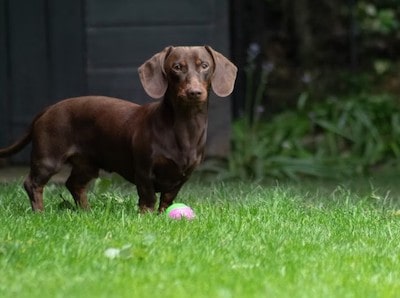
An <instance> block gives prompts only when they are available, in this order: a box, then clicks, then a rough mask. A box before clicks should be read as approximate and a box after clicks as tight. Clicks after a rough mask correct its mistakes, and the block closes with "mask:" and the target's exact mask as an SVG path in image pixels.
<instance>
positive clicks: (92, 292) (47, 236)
mask: <svg viewBox="0 0 400 298" xmlns="http://www.w3.org/2000/svg"><path fill="white" fill-rule="evenodd" d="M360 185H361V187H359V186H360ZM389 190H391V189H390V186H387V185H385V186H383V187H381V186H380V185H378V186H376V185H373V183H370V182H368V181H365V183H360V182H358V183H357V184H356V185H355V186H354V185H350V184H347V185H341V184H338V183H336V184H325V183H320V182H306V183H301V184H300V183H285V184H278V183H276V184H271V185H259V184H257V183H255V182H250V183H233V182H232V183H228V182H227V183H208V184H205V183H200V182H195V181H192V182H190V183H188V184H187V185H186V186H185V188H184V189H183V191H182V192H181V193H180V196H179V198H180V199H179V201H181V202H184V203H186V204H188V205H190V206H191V207H192V208H193V209H194V210H195V212H196V215H197V216H196V219H195V220H192V221H187V220H181V221H174V220H170V219H168V218H167V217H166V216H165V215H138V214H137V209H136V201H137V197H136V194H135V189H134V188H132V187H128V186H127V185H126V184H124V183H119V182H118V183H117V182H115V184H110V181H109V180H108V179H105V180H99V181H97V183H96V184H95V185H94V186H93V189H92V191H91V193H90V202H91V204H92V210H91V211H89V212H81V211H75V210H71V209H70V208H68V203H66V202H65V200H69V196H68V194H67V192H66V191H65V190H64V188H63V187H59V186H57V185H50V186H49V187H48V188H47V190H46V194H45V195H46V198H45V204H46V211H45V213H43V214H33V213H32V212H31V211H30V206H29V203H28V199H27V197H26V195H25V192H24V191H23V189H22V187H21V182H20V181H19V182H15V183H7V184H1V185H0V272H1V273H0V297H154V298H156V297H178V298H179V297H190V298H195V297H396V296H398V293H400V269H399V268H400V212H396V211H397V208H398V203H397V202H396V194H395V193H394V192H392V193H390V192H389ZM112 253H114V254H112Z"/></svg>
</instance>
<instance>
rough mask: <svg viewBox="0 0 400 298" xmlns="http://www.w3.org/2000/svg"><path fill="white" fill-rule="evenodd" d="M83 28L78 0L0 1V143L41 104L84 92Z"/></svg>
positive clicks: (9, 138)
mask: <svg viewBox="0 0 400 298" xmlns="http://www.w3.org/2000/svg"><path fill="white" fill-rule="evenodd" d="M83 29H84V27H83V15H82V5H81V3H80V1H51V0H35V1H25V0H0V76H1V77H0V90H1V91H0V119H1V120H0V124H1V125H0V127H1V129H0V145H6V144H8V143H9V142H11V141H13V139H15V138H16V137H17V136H19V135H20V134H21V133H22V132H23V131H24V130H25V129H26V128H27V126H28V125H29V123H30V121H31V119H32V117H33V116H34V115H35V114H36V113H38V112H39V111H40V110H41V109H42V108H44V107H45V106H47V105H49V104H50V103H52V102H55V101H57V100H59V99H61V98H65V97H70V96H77V95H81V94H83V93H85V89H86V82H85V75H84V63H85V62H84V53H85V51H84V50H83V48H84V39H83ZM3 142H4V143H3ZM25 160H27V153H24V154H22V155H18V157H16V159H15V161H25Z"/></svg>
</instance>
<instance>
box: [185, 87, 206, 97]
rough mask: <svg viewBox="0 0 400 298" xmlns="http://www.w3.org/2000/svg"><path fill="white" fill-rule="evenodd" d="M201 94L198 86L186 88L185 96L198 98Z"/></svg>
mask: <svg viewBox="0 0 400 298" xmlns="http://www.w3.org/2000/svg"><path fill="white" fill-rule="evenodd" d="M202 94H203V91H202V90H201V89H200V88H190V89H188V90H187V96H188V97H190V98H199V97H201V95H202Z"/></svg>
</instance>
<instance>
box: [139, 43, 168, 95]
mask: <svg viewBox="0 0 400 298" xmlns="http://www.w3.org/2000/svg"><path fill="white" fill-rule="evenodd" d="M171 50H172V47H171V46H170V47H166V48H165V49H164V50H163V51H161V52H160V53H158V54H155V55H154V56H153V57H151V58H150V59H149V60H147V61H146V62H145V63H143V64H142V65H141V66H140V67H139V68H138V71H139V77H140V81H141V82H142V85H143V88H144V90H145V91H146V93H147V94H148V95H149V96H150V97H152V98H160V97H162V96H164V94H165V92H166V91H167V87H168V82H167V79H166V77H165V71H164V61H165V58H166V57H167V56H168V54H169V53H170V52H171Z"/></svg>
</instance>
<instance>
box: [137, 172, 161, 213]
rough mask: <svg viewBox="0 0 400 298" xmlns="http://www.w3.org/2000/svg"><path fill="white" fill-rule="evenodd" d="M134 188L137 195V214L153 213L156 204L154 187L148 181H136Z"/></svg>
mask: <svg viewBox="0 0 400 298" xmlns="http://www.w3.org/2000/svg"><path fill="white" fill-rule="evenodd" d="M136 188H137V193H138V195H139V212H140V213H146V212H153V211H154V206H155V204H156V200H157V198H156V193H155V190H154V185H153V183H152V182H151V181H150V180H149V179H146V178H144V179H136Z"/></svg>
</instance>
